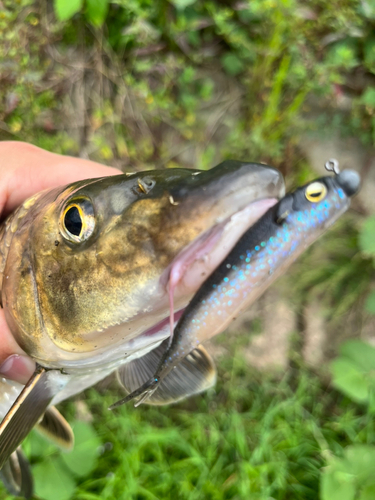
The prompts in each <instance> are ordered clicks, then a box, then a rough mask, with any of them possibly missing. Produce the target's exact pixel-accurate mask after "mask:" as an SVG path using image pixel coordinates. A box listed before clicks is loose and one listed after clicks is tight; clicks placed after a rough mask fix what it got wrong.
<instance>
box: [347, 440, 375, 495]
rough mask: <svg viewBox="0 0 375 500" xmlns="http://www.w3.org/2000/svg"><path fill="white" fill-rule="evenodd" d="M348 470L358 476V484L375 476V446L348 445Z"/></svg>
mask: <svg viewBox="0 0 375 500" xmlns="http://www.w3.org/2000/svg"><path fill="white" fill-rule="evenodd" d="M344 455H345V458H346V460H347V464H348V471H350V472H351V473H352V474H354V475H355V476H356V480H357V484H359V485H362V484H364V483H365V482H366V481H368V480H369V479H371V478H373V477H375V447H374V446H369V445H365V444H357V445H353V446H348V447H347V448H346V449H345V453H344Z"/></svg>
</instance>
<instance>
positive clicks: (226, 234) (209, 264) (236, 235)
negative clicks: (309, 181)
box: [125, 198, 278, 359]
mask: <svg viewBox="0 0 375 500" xmlns="http://www.w3.org/2000/svg"><path fill="white" fill-rule="evenodd" d="M277 202H278V199H277V198H264V199H261V200H257V201H254V202H252V203H250V204H248V205H246V206H245V207H244V208H243V209H241V210H238V211H237V212H235V213H234V214H232V215H231V216H230V217H228V218H227V219H226V220H224V221H222V222H220V223H219V224H216V225H215V226H213V227H212V228H210V229H209V230H207V231H205V232H204V233H203V234H202V235H200V236H199V237H198V238H196V239H195V240H194V241H193V242H192V243H191V244H190V245H188V246H187V247H185V248H184V249H183V250H182V251H181V252H180V253H179V254H178V255H177V256H176V258H175V259H174V260H173V261H172V263H171V264H170V265H169V266H168V268H167V269H166V270H165V271H164V273H163V274H162V276H161V278H160V285H161V286H162V287H163V288H164V290H165V292H166V293H167V294H168V296H169V306H170V310H169V315H168V316H166V317H165V318H163V319H162V320H161V321H159V322H158V323H157V324H156V325H154V326H152V327H151V328H149V329H147V330H146V331H144V332H143V333H142V334H141V335H139V336H138V337H136V338H135V339H132V340H131V341H130V342H128V343H127V345H126V346H125V349H126V348H128V350H130V351H133V350H137V349H140V352H141V353H142V355H143V354H144V353H143V352H142V347H146V349H147V350H151V349H154V348H155V347H156V346H157V345H159V344H160V342H162V341H163V340H165V339H166V338H168V337H169V336H170V335H171V334H172V332H173V328H174V326H175V325H176V324H177V322H178V320H179V318H180V317H181V315H182V314H183V312H184V310H185V308H186V305H187V303H188V302H189V300H190V299H191V297H192V296H193V295H194V294H195V293H196V292H197V291H198V290H199V288H200V287H201V286H202V284H203V283H204V282H205V281H206V279H207V278H208V277H209V276H210V274H211V273H213V272H214V271H215V269H216V268H217V267H218V266H219V264H220V263H221V262H222V261H223V260H224V259H225V258H226V257H227V255H228V254H229V253H230V251H231V250H232V248H233V247H234V246H235V245H236V243H237V242H238V240H239V239H240V238H241V236H242V235H243V234H244V233H245V232H246V231H247V230H248V229H249V228H250V227H251V226H253V225H254V224H255V222H257V221H258V220H259V219H260V218H261V217H262V216H263V215H264V214H265V213H266V212H267V211H268V209H270V208H271V207H273V206H274V205H275V204H276V203H277ZM182 304H184V305H182ZM150 342H151V344H150ZM150 346H151V347H150ZM135 357H138V356H132V355H131V359H134V358H135Z"/></svg>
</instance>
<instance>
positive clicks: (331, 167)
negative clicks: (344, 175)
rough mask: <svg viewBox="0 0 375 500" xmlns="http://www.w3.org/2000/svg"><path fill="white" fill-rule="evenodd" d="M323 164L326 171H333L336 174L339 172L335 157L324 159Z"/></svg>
mask: <svg viewBox="0 0 375 500" xmlns="http://www.w3.org/2000/svg"><path fill="white" fill-rule="evenodd" d="M324 166H325V169H326V170H328V172H334V173H335V174H336V175H338V174H339V173H340V168H339V162H338V161H337V160H336V159H335V158H331V159H330V160H328V161H326V162H325V164H324Z"/></svg>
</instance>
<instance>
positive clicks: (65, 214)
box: [60, 200, 95, 243]
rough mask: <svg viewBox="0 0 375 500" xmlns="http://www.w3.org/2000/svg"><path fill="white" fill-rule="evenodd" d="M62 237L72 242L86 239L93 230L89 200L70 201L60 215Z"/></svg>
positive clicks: (92, 208) (91, 208)
mask: <svg viewBox="0 0 375 500" xmlns="http://www.w3.org/2000/svg"><path fill="white" fill-rule="evenodd" d="M60 229H61V233H62V235H63V237H64V238H65V239H67V240H69V241H71V242H74V243H82V242H84V241H86V240H87V239H88V238H89V237H90V236H91V235H92V233H93V232H94V229H95V216H94V207H93V206H92V203H91V202H90V201H89V200H75V201H70V202H69V203H68V204H67V205H66V206H65V207H64V209H63V211H62V213H61V216H60Z"/></svg>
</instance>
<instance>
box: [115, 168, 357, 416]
mask: <svg viewBox="0 0 375 500" xmlns="http://www.w3.org/2000/svg"><path fill="white" fill-rule="evenodd" d="M359 187H360V177H359V175H358V174H357V172H355V171H352V170H343V171H342V172H341V173H340V172H335V175H334V176H326V177H322V178H319V179H316V180H314V181H312V182H309V183H308V184H306V185H305V186H302V187H299V188H297V189H296V190H295V191H293V192H290V193H288V194H287V195H286V196H285V197H284V198H283V199H281V200H280V201H279V202H278V203H277V204H275V205H273V206H272V207H270V208H269V210H268V211H267V212H266V213H265V214H264V215H263V216H262V217H261V218H260V219H259V220H258V221H257V222H256V223H255V224H254V225H253V226H252V227H250V228H249V229H248V230H247V231H246V232H245V233H244V234H243V235H242V237H241V238H240V239H239V241H238V242H237V243H236V245H235V246H234V247H233V249H232V250H231V251H230V252H229V254H228V255H227V256H226V257H225V259H224V260H223V261H222V263H221V264H220V265H219V266H218V267H217V268H216V270H214V271H213V273H212V274H211V275H210V276H209V277H208V278H207V280H206V281H205V282H204V283H203V284H202V286H201V287H200V288H199V289H198V291H197V292H196V294H195V295H194V297H193V298H192V300H191V301H190V303H189V305H188V306H187V307H186V309H185V310H184V312H183V314H182V316H181V317H180V319H179V321H178V323H177V326H176V328H175V330H174V333H173V339H172V341H171V342H170V343H169V344H166V343H165V342H164V346H163V345H162V346H160V347H159V348H158V350H159V352H158V355H156V354H157V353H156V352H154V351H153V352H151V353H149V354H147V355H146V356H144V357H142V358H139V359H138V360H134V361H132V362H131V363H129V364H128V365H124V367H122V368H121V369H120V370H119V373H120V381H121V383H122V385H123V386H124V388H125V389H126V390H127V392H128V393H130V394H128V396H127V397H125V398H123V399H122V400H120V401H118V402H117V403H115V404H114V405H112V406H111V409H114V408H116V407H118V406H120V405H122V404H124V403H127V402H129V401H131V400H132V399H134V398H138V401H137V403H136V405H135V406H138V405H140V404H141V403H144V402H149V401H152V400H153V401H160V400H163V401H165V400H166V399H168V398H169V399H170V402H172V401H174V400H175V399H176V398H175V396H176V394H178V392H179V388H180V387H181V386H182V385H185V384H186V380H189V384H190V386H195V387H196V390H197V391H198V390H199V388H200V384H201V379H200V378H199V377H197V374H196V373H193V372H191V371H189V370H188V369H186V367H185V366H184V365H186V364H194V365H197V366H199V367H200V369H201V371H202V373H204V374H205V378H207V377H209V376H211V377H212V378H213V377H214V373H215V372H214V370H213V368H212V366H210V365H209V364H208V363H204V362H203V361H202V359H201V357H202V356H201V347H200V345H201V343H203V342H205V341H206V340H208V339H210V338H212V337H213V336H215V335H217V334H219V333H221V332H222V331H224V330H225V329H226V328H227V327H228V325H229V323H230V322H231V321H232V320H233V318H235V317H237V316H238V315H239V314H240V313H241V311H243V310H244V309H246V308H248V307H249V306H250V305H251V304H252V303H253V302H254V301H255V300H256V299H257V298H258V297H259V296H260V295H261V294H262V293H263V292H264V291H265V290H266V289H267V288H268V287H269V286H270V285H271V284H272V283H273V282H274V281H275V280H276V279H277V278H278V277H279V276H281V275H282V274H283V273H285V271H286V270H287V269H288V267H289V266H290V265H291V264H292V263H293V262H294V261H295V260H296V258H297V257H298V256H299V255H300V254H301V253H302V252H303V251H304V250H305V249H306V248H308V247H309V246H310V245H311V244H312V243H313V242H314V241H315V240H316V239H317V238H319V236H321V235H322V234H323V233H324V232H325V231H326V230H327V229H328V227H330V226H331V225H332V224H333V223H334V222H335V221H336V220H337V219H338V218H339V217H340V216H341V215H342V214H343V213H344V212H345V211H346V210H347V209H348V208H349V205H350V199H351V197H352V196H353V195H354V194H356V193H357V191H358V189H359ZM163 348H164V352H163ZM206 372H207V373H206ZM171 373H174V376H173V377H170V374H171Z"/></svg>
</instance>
